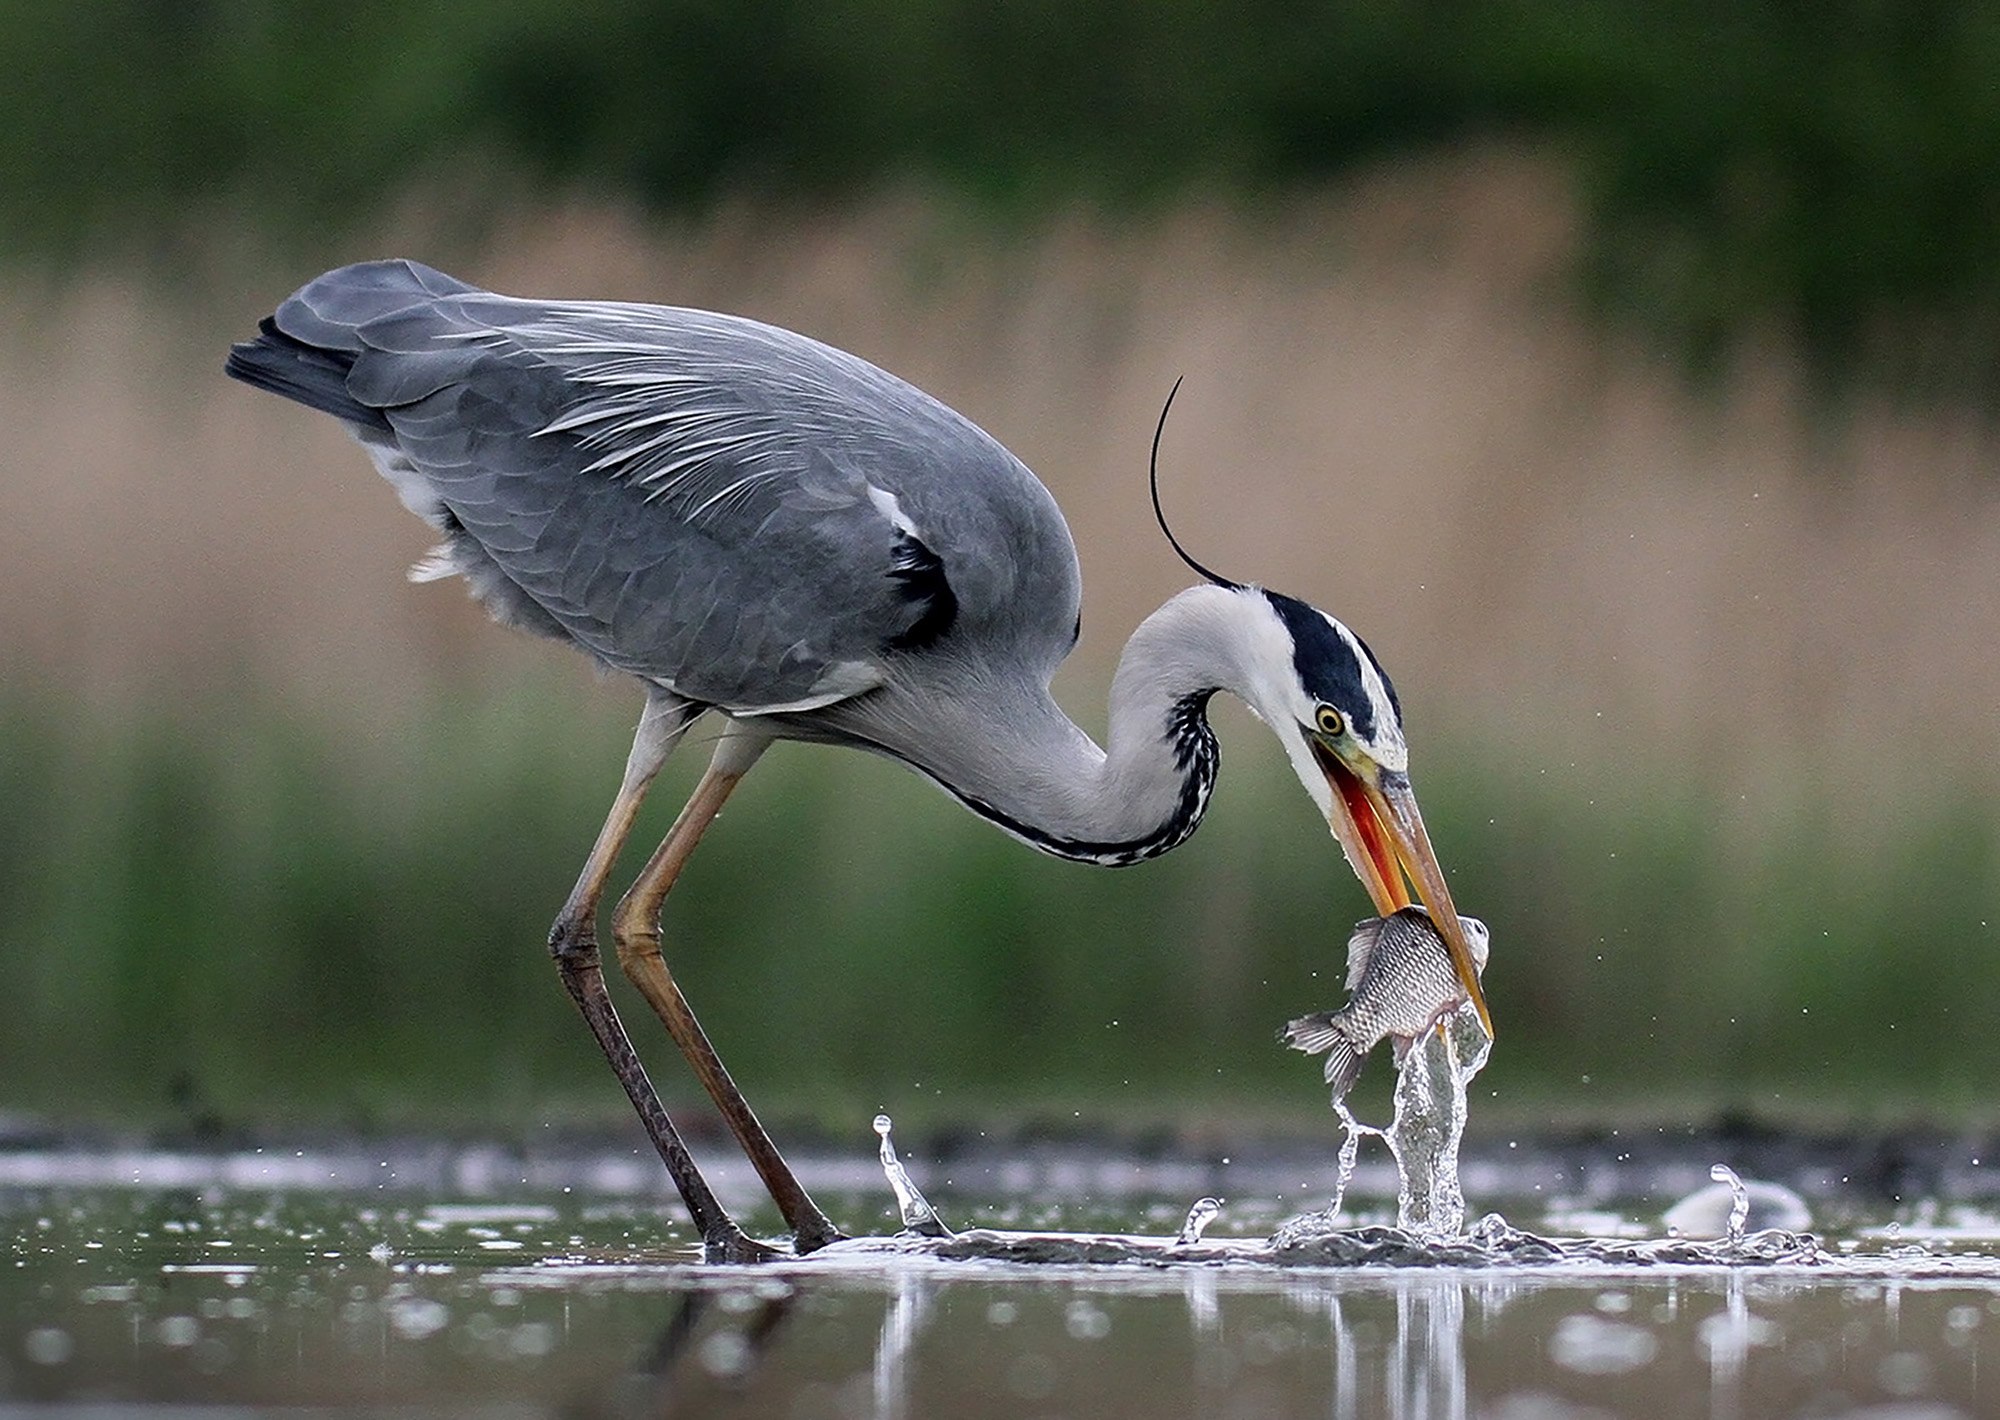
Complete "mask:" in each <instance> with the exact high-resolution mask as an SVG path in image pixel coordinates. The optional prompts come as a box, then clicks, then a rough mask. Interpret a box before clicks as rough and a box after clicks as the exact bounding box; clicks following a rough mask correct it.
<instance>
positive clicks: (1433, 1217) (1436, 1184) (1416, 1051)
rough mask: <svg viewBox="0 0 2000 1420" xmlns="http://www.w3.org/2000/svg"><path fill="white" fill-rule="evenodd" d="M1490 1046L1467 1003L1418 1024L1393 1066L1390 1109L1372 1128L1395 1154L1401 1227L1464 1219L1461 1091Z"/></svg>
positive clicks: (1423, 1232)
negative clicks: (1434, 1025) (1379, 1127)
mask: <svg viewBox="0 0 2000 1420" xmlns="http://www.w3.org/2000/svg"><path fill="white" fill-rule="evenodd" d="M1492 1049H1493V1042H1492V1041H1491V1040H1490V1039H1489V1038H1488V1037H1487V1035H1486V1032H1485V1031H1484V1030H1483V1029H1481V1028H1480V1025H1479V1017H1478V1016H1477V1015H1476V1014H1475V1013H1474V1012H1473V1009H1472V1007H1471V1006H1470V1005H1466V1006H1462V1007H1460V1008H1459V1009H1458V1010H1457V1011H1455V1012H1453V1013H1452V1014H1451V1015H1449V1016H1447V1017H1446V1018H1445V1019H1444V1021H1443V1023H1442V1024H1441V1025H1440V1026H1439V1027H1438V1029H1436V1030H1433V1031H1427V1032H1425V1034H1424V1037H1423V1039H1422V1041H1420V1042H1419V1043H1418V1044H1416V1045H1413V1046H1412V1047H1411V1048H1410V1049H1409V1051H1408V1052H1407V1053H1406V1054H1405V1055H1404V1056H1403V1059H1402V1062H1401V1063H1400V1064H1399V1065H1398V1067H1397V1072H1396V1097H1395V1098H1396V1103H1395V1115H1394V1117H1393V1118H1392V1119H1391V1120H1390V1123H1389V1127H1388V1129H1387V1130H1384V1131H1379V1132H1381V1134H1382V1137H1383V1138H1384V1139H1386V1140H1387V1141H1388V1144H1389V1152H1390V1153H1391V1154H1393V1155H1394V1156H1395V1159H1396V1173H1397V1176H1398V1180H1399V1182H1398V1186H1397V1192H1396V1223H1397V1226H1398V1227H1400V1228H1402V1229H1403V1230H1404V1231H1405V1232H1410V1233H1415V1234H1416V1235H1417V1236H1419V1237H1425V1238H1453V1237H1457V1236H1458V1234H1459V1232H1460V1231H1461V1230H1462V1229H1463V1228H1464V1226H1465V1194H1464V1192H1463V1191H1462V1190H1461V1189H1460V1187H1459V1182H1458V1146H1459V1141H1460V1139H1461V1138H1463V1136H1464V1134H1465V1116H1466V1103H1465V1093H1466V1087H1467V1086H1468V1085H1469V1084H1470V1083H1471V1082H1472V1078H1473V1076H1475V1075H1477V1074H1478V1073H1479V1072H1480V1070H1482V1069H1483V1068H1485V1065H1486V1058H1487V1056H1488V1054H1489V1053H1490V1052H1491V1051H1492ZM1350 1137H1352V1136H1351V1135H1350Z"/></svg>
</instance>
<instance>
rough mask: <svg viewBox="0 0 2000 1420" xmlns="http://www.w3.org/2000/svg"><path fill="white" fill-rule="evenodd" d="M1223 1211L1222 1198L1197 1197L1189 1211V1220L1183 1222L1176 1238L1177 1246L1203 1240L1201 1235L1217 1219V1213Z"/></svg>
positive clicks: (1184, 1245)
mask: <svg viewBox="0 0 2000 1420" xmlns="http://www.w3.org/2000/svg"><path fill="white" fill-rule="evenodd" d="M1221 1211H1222V1200H1221V1199H1220V1198H1197V1199H1195V1201H1194V1206H1193V1207H1191V1208H1189V1209H1188V1211H1187V1221H1186V1222H1184V1223H1182V1224H1181V1232H1180V1236H1179V1237H1177V1238H1175V1239H1174V1245H1175V1246H1176V1247H1191V1246H1193V1245H1194V1244H1195V1243H1198V1242H1200V1241H1201V1235H1202V1234H1203V1233H1204V1232H1206V1231H1207V1230H1208V1225H1209V1224H1210V1223H1213V1222H1214V1221H1215V1215H1216V1214H1218V1213H1220V1212H1221Z"/></svg>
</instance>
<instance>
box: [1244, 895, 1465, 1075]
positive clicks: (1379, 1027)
mask: <svg viewBox="0 0 2000 1420" xmlns="http://www.w3.org/2000/svg"><path fill="white" fill-rule="evenodd" d="M1459 921H1460V922H1461V923H1462V924H1463V926H1464V928H1465V938H1466V942H1467V943H1468V945H1470V947H1471V948H1472V956H1473V960H1474V962H1475V963H1476V964H1477V965H1478V968H1479V969H1480V970H1481V971H1482V972H1483V971H1484V970H1485V968H1486V952H1487V943H1488V934H1487V930H1486V924H1485V923H1484V922H1481V921H1480V920H1479V919H1478V918H1476V917H1461V918H1460V919H1459ZM1347 990H1348V1001H1347V1004H1346V1005H1345V1006H1342V1007H1341V1008H1340V1009H1339V1010H1337V1011H1317V1012H1315V1013H1314V1014H1312V1015H1310V1016H1301V1017H1299V1018H1298V1019H1297V1020H1295V1021H1292V1022H1291V1023H1290V1024H1288V1025H1287V1026H1286V1027H1285V1028H1284V1030H1283V1031H1282V1032H1280V1033H1279V1037H1278V1038H1279V1039H1280V1040H1282V1041H1283V1042H1284V1043H1285V1044H1286V1045H1289V1046H1290V1047H1291V1048H1292V1049H1294V1050H1300V1051H1304V1052H1305V1053H1306V1054H1308V1055H1317V1054H1319V1053H1320V1052H1321V1051H1325V1052H1326V1082H1327V1083H1328V1084H1329V1085H1331V1086H1332V1087H1333V1094H1334V1098H1336V1099H1340V1098H1344V1097H1345V1096H1346V1094H1347V1093H1348V1091H1349V1090H1352V1089H1353V1088H1354V1082H1355V1080H1357V1079H1358V1078H1359V1077H1360V1075H1361V1065H1362V1062H1363V1060H1364V1058H1365V1057H1366V1056H1367V1054H1368V1052H1369V1051H1371V1050H1373V1049H1374V1048H1375V1047H1376V1046H1378V1045H1380V1044H1381V1043H1382V1041H1383V1040H1384V1039H1385V1038H1387V1039H1391V1040H1394V1041H1395V1048H1396V1059H1397V1060H1398V1061H1400V1060H1401V1059H1402V1058H1403V1052H1404V1051H1406V1050H1408V1049H1409V1047H1410V1045H1411V1043H1412V1042H1413V1041H1415V1040H1416V1039H1418V1038H1419V1037H1420V1036H1422V1035H1423V1033H1424V1032H1425V1031H1427V1030H1429V1029H1430V1028H1431V1027H1433V1026H1435V1025H1436V1024H1437V1023H1438V1022H1439V1021H1440V1020H1442V1019H1443V1018H1444V1017H1445V1016H1446V1015H1448V1014H1449V1013H1450V1012H1452V1011H1455V1010H1457V1009H1458V1008H1459V1007H1460V1006H1462V1005H1464V1004H1465V999H1466V997H1465V989H1464V987H1463V986H1461V985H1460V984H1459V981H1458V977H1457V976H1456V974H1454V972H1453V970H1452V965H1451V958H1450V957H1449V956H1448V955H1447V954H1446V951H1445V945H1444V940H1443V939H1442V938H1441V937H1439V936H1438V933H1437V929H1436V927H1434V926H1433V925H1432V923H1431V918H1430V913H1428V912H1427V911H1425V910H1424V909H1423V908H1422V907H1415V906H1412V907H1405V908H1402V909H1400V910H1398V911H1396V912H1394V913H1391V914H1390V915H1389V916H1387V917H1370V918H1368V919H1367V920H1366V921H1362V922H1357V923H1355V924H1354V934H1353V936H1351V937H1350V938H1348V942H1347Z"/></svg>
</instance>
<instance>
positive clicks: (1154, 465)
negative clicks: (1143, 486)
mask: <svg viewBox="0 0 2000 1420" xmlns="http://www.w3.org/2000/svg"><path fill="white" fill-rule="evenodd" d="M1181 378H1182V379H1184V378H1186V377H1185V376H1182V377H1181ZM1180 392H1181V380H1180V379H1176V380H1175V381H1174V387H1173V388H1172V389H1170V390H1168V391H1167V402H1166V403H1165V404H1163V405H1161V406H1160V422H1159V424H1158V425H1157V426H1156V427H1155V428H1154V430H1153V456H1152V458H1151V459H1149V460H1148V461H1147V475H1148V477H1149V479H1150V480H1151V482H1152V486H1153V516H1154V518H1156V519H1157V520H1158V521H1159V524H1160V531H1161V532H1163V533H1165V534H1166V535H1167V543H1168V545H1169V546H1171V547H1172V548H1173V550H1174V552H1175V554H1176V555H1178V556H1179V557H1180V559H1181V561H1183V562H1185V563H1187V565H1188V566H1190V567H1192V568H1193V569H1194V570H1195V572H1196V573H1198V574H1199V575H1201V576H1203V577H1206V578H1207V579H1208V580H1209V581H1211V582H1213V583H1215V585H1216V586H1218V587H1227V588H1229V589H1230V590H1231V591H1241V590H1243V584H1242V583H1241V582H1232V581H1230V580H1229V578H1227V577H1224V576H1222V575H1221V574H1219V573H1216V572H1211V571H1209V570H1208V568H1206V567H1204V566H1202V565H1201V564H1200V563H1199V562H1197V561H1195V560H1194V559H1193V558H1192V557H1190V556H1188V550H1187V549H1186V548H1185V547H1182V546H1181V540H1180V539H1179V538H1177V537H1175V536H1174V530H1173V529H1172V528H1170V527H1168V526H1167V515H1166V514H1165V513H1163V512H1161V511H1160V435H1162V434H1164V433H1165V432H1166V430H1167V411H1168V410H1170V409H1172V408H1173V407H1174V396H1175V395H1177V394H1179V393H1180Z"/></svg>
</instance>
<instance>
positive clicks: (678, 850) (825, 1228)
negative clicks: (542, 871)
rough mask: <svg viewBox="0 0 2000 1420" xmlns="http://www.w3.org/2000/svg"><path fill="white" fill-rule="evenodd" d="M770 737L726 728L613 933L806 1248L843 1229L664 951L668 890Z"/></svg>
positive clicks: (624, 960)
mask: <svg viewBox="0 0 2000 1420" xmlns="http://www.w3.org/2000/svg"><path fill="white" fill-rule="evenodd" d="M770 743H771V742H770V740H769V739H768V738H766V737H764V736H762V735H760V734H758V733H756V732H755V731H753V730H748V729H746V728H744V727H743V726H741V725H740V724H739V725H732V726H731V727H730V729H729V730H728V731H727V732H726V733H725V734H724V736H723V739H722V743H721V744H719V745H717V746H716V750H715V759H714V761H713V762H712V763H710V765H709V767H708V772H707V773H706V774H704V775H702V777H701V782H700V783H699V784H697V785H695V790H694V794H693V796H692V797H691V798H689V799H688V802H687V807H686V808H684V809H682V810H681V815H680V817H679V818H678V819H676V820H674V826H673V827H672V828H670V829H668V830H667V836H666V837H665V838H664V839H662V840H661V842H660V846H659V847H658V848H657V849H655V850H654V852H653V856H652V858H651V859H650V860H649V861H648V862H647V864H646V866H645V868H644V869H642V870H641V871H640V873H639V876H638V878H637V879H635V880H634V881H633V883H632V886H631V888H630V890H629V891H627V892H626V894H625V896H624V898H623V900H621V901H620V902H619V904H618V910H617V911H616V912H615V913H614V914H613V915H612V918H611V939H612V941H614V942H616V943H617V944H618V964H619V965H620V966H621V967H623V968H624V969H625V975H626V976H627V977H629V978H630V979H631V982H632V984H633V985H634V986H637V987H638V988H639V991H640V993H641V994H642V995H644V996H645V998H646V1000H647V1001H648V1002H649V1003H650V1004H651V1005H652V1007H653V1010H654V1011H655V1012H656V1013H657V1014H658V1015H659V1018H660V1020H661V1021H662V1022H663V1023H664V1024H665V1025H666V1028H667V1032H668V1034H670V1035H672V1036H673V1038H674V1043H675V1044H676V1045H678V1046H680V1048H681V1054H683V1055H685V1056H686V1057H687V1060H688V1064H689V1065H691V1066H693V1067H694V1073H695V1076H696V1078H697V1079H699V1080H700V1081H701V1083H702V1084H703V1086H705V1087H706V1088H707V1090H708V1094H709V1098H711V1099H713V1100H714V1101H715V1106H716V1108H717V1109H719V1110H721V1111H722V1117H723V1119H724V1120H726V1121H727V1122H728V1124H729V1129H730V1132H731V1133H733V1134H734V1135H735V1136H736V1142H737V1143H739V1144H741V1145H742V1146H743V1152H744V1153H745V1154H747V1155H748V1156H749V1158H750V1162H751V1164H752V1165H753V1166H754V1167H755V1168H756V1170H757V1175H758V1177H759V1178H761V1179H763V1180H764V1187H765V1188H767V1189H769V1190H770V1193H771V1199H772V1201H773V1202H775V1203H776V1204H777V1205H778V1211H779V1212H780V1213H782V1214H783V1215H784V1218H785V1226H786V1227H788V1228H790V1229H791V1230H792V1238H793V1246H794V1247H795V1248H796V1249H797V1250H798V1251H799V1252H801V1253H807V1252H812V1251H813V1250H814V1249H816V1248H821V1247H825V1246H826V1245H827V1244H828V1243H830V1242H833V1241H835V1240H836V1239H838V1238H840V1237H841V1236H842V1234H841V1233H840V1231H839V1229H837V1228H835V1227H834V1226H833V1224H832V1223H831V1222H829V1221H827V1216H826V1214H824V1213H822V1212H821V1211H820V1209H819V1206H818V1205H817V1204H815V1203H814V1202H813V1201H812V1198H811V1197H810V1196H809V1195H808V1194H807V1193H806V1191H805V1189H804V1188H803V1187H801V1186H800V1184H799V1181H798V1179H797V1177H796V1176H794V1175H793V1173H792V1170H791V1168H790V1166H789V1165H787V1164H786V1163H785V1161H784V1159H783V1158H782V1157H781V1156H780V1155H779V1153H778V1149H777V1146H776V1145H774V1144H773V1143H772V1142H771V1136H770V1135H769V1134H767V1133H765V1132H764V1126H763V1125H762V1124H760V1123H758V1122H757V1116H756V1115H755V1114H754V1113H752V1112H751V1109H750V1105H749V1102H748V1101H746V1100H745V1099H744V1098H743V1093H742V1091H740V1090H738V1089H737V1088H736V1082H735V1081H734V1080H732V1079H730V1078H729V1072H728V1071H727V1070H725V1069H724V1068H723V1065H722V1060H721V1057H719V1056H718V1055H717V1054H716V1053H715V1047H714V1046H713V1045H710V1044H709V1042H708V1034H707V1032H705V1031H703V1030H702V1028H701V1022H699V1021H697V1020H696V1019H695V1018H694V1012H693V1011H691V1010H689V1009H688V1003H687V998H686V997H684V996H682V995H681V989H680V987H679V986H677V985H675V984H674V978H673V973H672V972H670V971H668V970H667V963H666V960H665V959H664V958H663V957H662V956H661V955H660V908H661V905H662V904H663V903H664V902H665V901H666V897H667V893H668V891H669V890H670V889H671V888H672V887H673V885H674V880H675V879H676V878H678V877H679V876H680V874H681V869H682V868H683V867H685V866H686V865H687V860H688V857H689V855H690V854H692V853H693V852H694V849H695V845H696V844H697V843H699V842H700V841H701V835H702V833H703V831H704V830H705V829H707V827H708V826H709V824H711V823H712V822H714V821H715V816H716V814H717V813H719V812H720V811H721V809H722V805H723V802H724V800H726V799H728V797H729V794H730V791H731V790H732V789H734V788H735V787H736V785H737V783H738V781H740V780H741V779H742V778H743V776H744V775H745V774H747V773H749V771H750V766H751V765H753V764H755V763H756V762H757V757H758V756H759V755H761V754H762V753H763V752H764V750H765V748H766V747H767V746H768V745H769V744H770Z"/></svg>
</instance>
